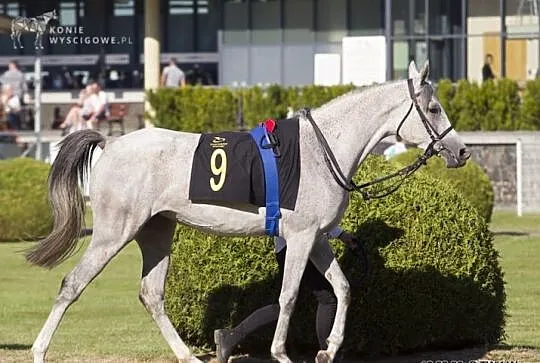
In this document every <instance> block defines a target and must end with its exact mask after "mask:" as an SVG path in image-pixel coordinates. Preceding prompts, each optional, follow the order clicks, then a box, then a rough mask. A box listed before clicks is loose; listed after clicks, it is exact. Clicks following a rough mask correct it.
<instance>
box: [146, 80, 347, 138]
mask: <svg viewBox="0 0 540 363" xmlns="http://www.w3.org/2000/svg"><path fill="white" fill-rule="evenodd" d="M353 88H354V87H353V86H351V85H345V86H333V87H323V86H314V85H311V86H305V87H289V88H284V87H280V86H277V85H272V86H269V87H267V88H261V87H251V88H237V89H231V88H226V87H223V88H204V87H201V86H195V87H191V86H188V87H185V88H180V89H176V90H173V89H159V90H157V91H149V92H148V93H147V99H148V101H149V102H150V104H151V105H152V107H153V108H154V110H155V115H154V116H153V117H152V116H151V115H147V117H149V119H150V120H151V121H152V123H153V124H154V125H155V126H157V127H164V128H168V129H173V130H178V131H188V132H207V131H214V132H219V131H223V130H233V129H235V128H237V127H238V125H236V112H237V102H238V100H241V101H242V107H243V112H244V120H245V127H247V128H250V127H252V126H255V125H256V124H257V123H258V122H260V121H263V120H266V119H268V118H275V119H282V118H285V116H286V115H287V107H288V106H291V107H293V109H295V110H297V109H299V108H301V107H318V106H320V105H322V104H324V103H325V102H328V101H330V100H331V99H333V98H335V97H337V96H339V95H341V94H343V93H346V92H348V91H350V90H352V89H353Z"/></svg>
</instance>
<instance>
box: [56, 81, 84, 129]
mask: <svg viewBox="0 0 540 363" xmlns="http://www.w3.org/2000/svg"><path fill="white" fill-rule="evenodd" d="M91 95H92V87H91V86H86V88H85V89H83V90H82V91H81V92H80V93H79V99H78V100H77V102H76V103H74V104H73V105H72V106H71V108H70V110H69V112H68V114H67V115H66V118H65V119H64V122H62V124H60V126H59V127H60V128H61V129H63V130H67V131H68V132H69V133H72V132H74V131H78V130H84V129H86V128H87V125H86V122H85V121H84V119H83V109H84V107H85V105H86V106H87V107H89V106H91V105H90V102H89V101H87V100H89V98H90V96H91Z"/></svg>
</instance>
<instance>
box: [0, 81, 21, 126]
mask: <svg viewBox="0 0 540 363" xmlns="http://www.w3.org/2000/svg"><path fill="white" fill-rule="evenodd" d="M1 102H2V105H3V106H4V112H5V113H6V118H7V123H8V128H9V129H11V130H20V129H21V117H20V113H21V110H22V105H21V99H20V98H19V96H18V95H17V94H16V93H15V92H13V87H12V86H11V85H10V84H4V86H3V87H2V96H1Z"/></svg>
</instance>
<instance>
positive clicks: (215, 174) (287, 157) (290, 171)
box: [189, 118, 300, 210]
mask: <svg viewBox="0 0 540 363" xmlns="http://www.w3.org/2000/svg"><path fill="white" fill-rule="evenodd" d="M274 135H275V136H276V137H277V139H278V140H279V146H278V147H279V151H280V154H281V156H280V157H278V158H277V167H278V174H279V191H280V196H279V199H280V206H281V208H285V209H290V210H294V207H295V205H296V198H297V195H298V184H299V180H300V146H299V144H298V119H297V118H294V119H287V120H280V121H278V122H277V127H276V129H275V130H274ZM220 149H221V151H218V150H220ZM212 155H214V157H212ZM224 160H225V165H223V162H224ZM212 169H213V170H212ZM189 199H190V200H191V201H192V202H193V203H205V204H212V203H216V204H220V205H223V204H226V203H240V204H253V205H256V206H258V207H264V206H265V204H266V203H265V183H264V171H263V164H262V160H261V156H260V154H259V150H258V148H257V145H256V144H255V141H254V140H253V138H252V136H251V135H250V134H249V133H248V132H235V131H228V132H219V133H207V134H202V135H201V138H200V140H199V144H198V145H197V149H196V150H195V154H194V156H193V167H192V171H191V181H190V187H189Z"/></svg>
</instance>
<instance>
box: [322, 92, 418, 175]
mask: <svg viewBox="0 0 540 363" xmlns="http://www.w3.org/2000/svg"><path fill="white" fill-rule="evenodd" d="M407 100H409V98H408V94H407V88H406V86H405V85H404V83H403V82H393V83H388V84H384V85H381V86H374V87H370V88H368V89H365V90H360V91H353V92H351V93H349V94H346V95H344V96H341V97H340V98H338V99H336V100H334V101H332V102H330V103H328V104H327V105H323V106H322V107H320V108H317V109H314V110H313V111H312V115H313V119H314V120H315V122H316V123H317V125H318V126H319V128H320V129H321V131H322V133H323V134H324V136H325V138H326V139H327V141H328V144H329V146H330V148H331V149H332V152H333V153H334V155H335V156H336V159H337V161H338V163H339V166H340V168H341V170H342V171H343V173H344V174H345V176H346V177H347V178H349V179H350V178H352V177H353V175H354V173H355V172H356V170H357V169H358V165H359V164H360V163H361V162H362V161H363V160H364V159H365V158H366V157H367V155H368V154H369V152H370V151H371V150H372V149H373V147H375V145H377V143H378V142H379V141H380V140H381V139H383V138H384V137H386V136H388V135H390V134H392V133H394V132H395V130H396V128H397V124H398V122H399V121H400V120H401V119H402V118H403V116H405V114H406V112H407V108H408V107H409V106H410V104H409V103H408V102H406V101H407ZM398 118H399V120H397V119H398Z"/></svg>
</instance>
